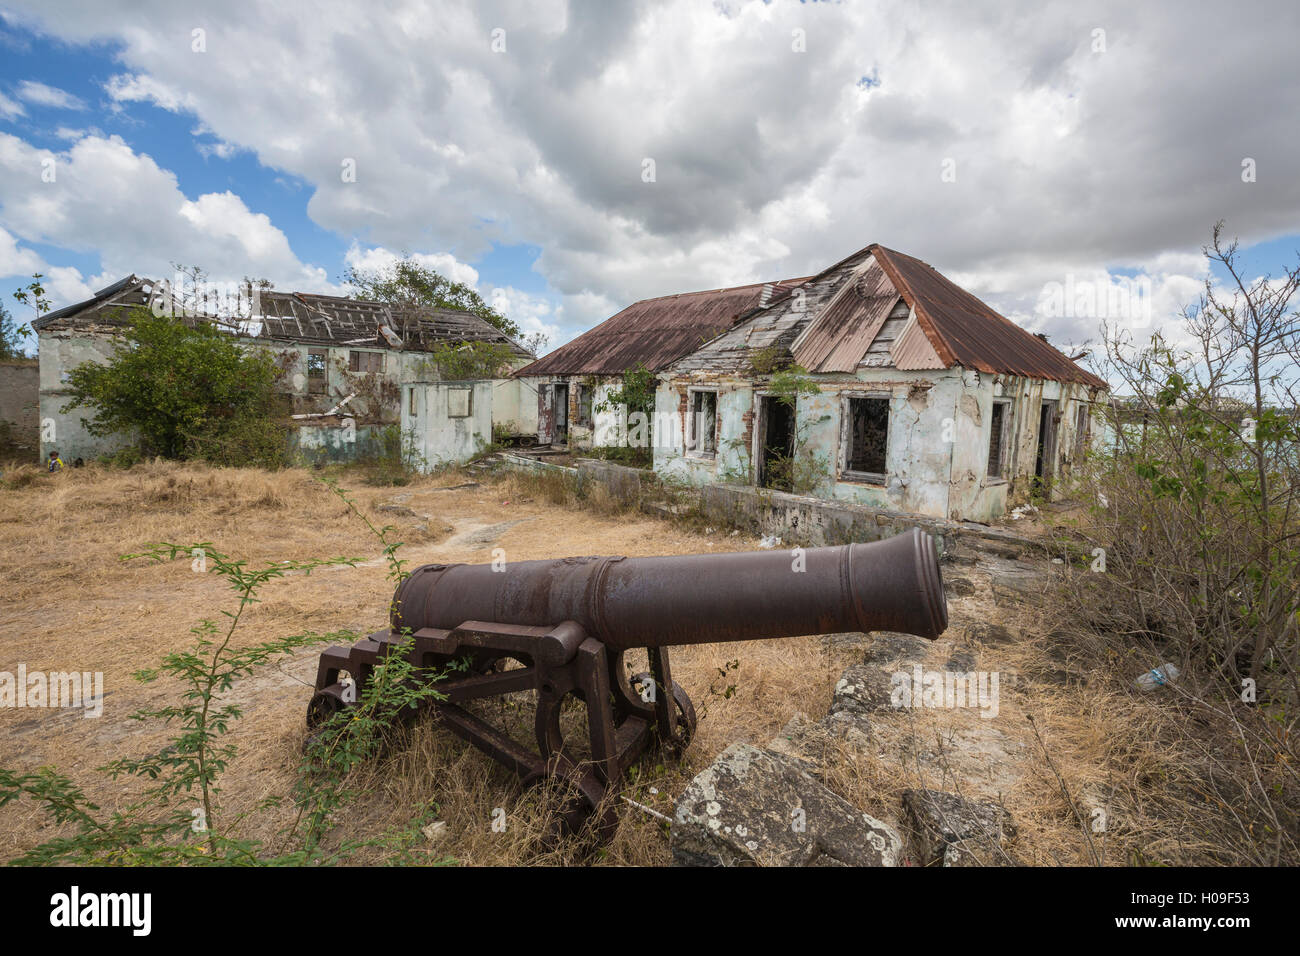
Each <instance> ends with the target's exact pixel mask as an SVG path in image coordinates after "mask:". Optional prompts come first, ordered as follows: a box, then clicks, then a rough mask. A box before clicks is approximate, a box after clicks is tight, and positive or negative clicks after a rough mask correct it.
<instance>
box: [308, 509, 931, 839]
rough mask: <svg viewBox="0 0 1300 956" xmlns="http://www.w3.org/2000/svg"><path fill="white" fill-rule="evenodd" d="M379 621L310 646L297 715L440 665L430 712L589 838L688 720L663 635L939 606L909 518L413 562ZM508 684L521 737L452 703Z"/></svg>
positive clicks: (873, 620)
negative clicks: (763, 540) (788, 537)
mask: <svg viewBox="0 0 1300 956" xmlns="http://www.w3.org/2000/svg"><path fill="white" fill-rule="evenodd" d="M389 624H390V626H389V627H388V628H387V629H385V630H382V631H378V632H377V633H375V634H372V635H371V636H370V637H369V638H368V639H366V640H363V641H360V642H358V643H357V644H355V645H354V646H352V647H350V648H346V647H331V648H329V649H328V650H326V651H325V652H324V653H323V654H322V655H321V659H320V665H319V668H318V671H317V676H316V693H315V695H314V696H313V698H312V701H311V705H310V707H309V709H308V724H309V726H312V727H318V726H319V725H320V724H321V723H322V722H323V721H324V720H326V719H328V718H329V717H330V716H331V715H333V714H334V713H336V712H338V711H340V710H342V709H345V708H347V707H349V706H355V704H356V701H357V700H358V699H360V697H361V695H362V693H363V689H364V687H365V685H366V681H367V680H368V679H369V677H370V675H371V673H372V672H373V670H374V668H375V667H377V666H379V665H380V664H382V663H383V661H384V658H385V657H386V656H387V655H388V654H390V653H394V652H400V653H402V654H403V655H404V656H405V657H406V658H407V659H408V660H409V661H410V662H411V663H412V664H413V665H415V666H416V667H418V668H420V669H421V672H425V669H427V672H428V673H431V674H432V673H438V672H440V671H441V672H445V674H444V676H442V677H441V679H440V680H438V683H437V685H436V686H437V689H438V690H439V691H440V692H441V694H443V695H445V699H441V700H438V701H436V702H435V703H433V704H432V705H431V706H432V707H433V708H434V709H435V710H436V711H437V713H438V717H439V719H440V720H441V722H442V724H443V725H444V726H446V727H447V728H448V729H450V730H452V731H453V732H455V733H456V734H458V735H459V736H460V737H462V738H464V739H465V740H466V741H468V742H469V743H471V744H473V745H474V746H476V747H478V748H479V749H481V750H483V751H484V752H486V753H487V754H489V755H490V756H492V757H493V758H494V759H496V760H498V761H500V762H501V763H502V764H504V765H505V766H506V767H508V768H509V769H511V770H513V771H514V772H515V773H517V774H518V775H519V776H520V777H521V778H522V779H523V781H524V783H525V785H529V784H534V783H538V782H541V781H544V780H547V779H557V778H558V779H560V780H564V781H567V783H568V784H569V785H570V786H571V787H572V793H571V796H570V798H569V799H568V800H567V801H566V802H565V803H564V805H563V809H562V810H561V812H560V814H559V816H558V818H557V830H558V831H559V832H566V833H572V832H576V831H577V830H578V829H580V828H581V827H582V826H584V825H585V824H588V823H591V824H592V825H593V826H594V827H595V829H596V834H597V837H598V838H603V837H606V836H609V835H611V834H612V830H613V827H614V826H615V825H616V824H617V820H618V818H617V812H616V811H617V806H616V801H614V800H612V799H609V797H610V796H611V794H612V793H616V792H617V790H618V788H619V785H620V782H621V779H622V776H623V772H624V771H625V770H626V769H627V768H628V767H629V766H630V765H631V764H632V763H633V762H634V761H635V760H636V759H637V758H638V757H639V756H640V755H641V754H642V753H643V752H644V751H645V750H646V748H647V747H649V746H650V745H652V744H658V745H660V746H662V747H665V748H667V749H668V750H669V751H671V752H675V753H680V752H681V751H682V750H683V749H684V748H685V747H686V746H687V744H688V743H689V742H690V739H691V736H692V734H693V733H694V731H695V722H696V718H695V709H694V707H693V705H692V704H691V700H690V698H689V697H687V695H686V693H685V691H683V690H682V688H681V686H680V685H678V684H677V683H675V682H674V681H673V679H672V672H671V670H670V668H669V662H668V648H669V647H670V646H673V645H684V644H707V643H722V642H728V641H752V640H762V639H766V638H783V637H795V636H799V635H806V634H829V633H836V632H841V631H875V630H890V631H901V632H903V633H908V634H915V635H918V636H920V637H925V638H929V639H934V638H936V637H938V636H939V635H940V634H941V633H943V631H944V629H945V628H946V627H947V624H948V611H947V604H946V602H945V599H944V592H943V582H942V579H941V576H940V572H939V562H938V555H937V552H936V549H935V545H934V540H933V539H932V538H931V537H930V536H929V535H926V534H922V533H921V532H920V531H918V530H916V529H913V530H912V531H911V532H909V533H905V534H900V535H897V536H895V537H893V538H890V539H888V540H885V541H878V542H874V543H871V544H849V545H842V546H839V547H828V548H809V549H806V550H804V549H797V550H795V551H793V552H792V551H784V550H777V551H756V552H744V553H730V554H699V555H684V556H676V557H651V558H626V557H581V558H564V559H560V560H550V561H522V562H516V563H509V564H507V563H504V562H502V563H497V564H495V565H468V564H450V565H447V564H429V565H425V566H423V567H420V568H417V569H415V570H414V571H413V572H412V573H411V574H410V576H409V577H407V578H406V579H405V580H404V581H403V582H402V583H401V584H400V586H399V587H398V588H397V591H396V593H395V594H394V597H393V605H392V609H391V614H390V622H389ZM639 648H644V649H645V650H646V656H647V658H648V667H649V670H648V671H647V672H645V673H638V674H633V675H629V674H628V673H627V670H628V666H629V665H627V664H625V661H624V657H625V654H626V653H627V652H628V651H630V650H634V649H639ZM453 663H455V664H456V665H457V667H456V669H454V670H449V667H450V666H451V665H452V664H453ZM524 691H533V692H535V693H536V698H537V703H536V707H537V709H536V716H535V721H534V732H535V736H536V748H535V749H534V748H533V747H531V746H527V745H525V744H523V743H521V742H519V741H518V740H516V739H514V738H513V737H511V736H510V735H508V734H507V733H506V732H504V731H503V730H501V729H499V728H498V727H495V726H493V725H492V724H490V723H488V722H487V721H486V720H485V719H484V718H483V717H481V716H479V715H478V714H475V713H473V712H471V710H470V709H469V707H468V706H467V705H469V704H470V703H471V702H473V701H477V700H482V699H483V698H487V697H495V696H500V695H507V694H515V693H519V692H524ZM566 698H576V699H578V700H580V701H581V702H582V703H584V704H585V705H586V711H587V726H586V734H585V736H586V737H588V738H589V743H590V748H589V751H588V752H587V754H585V755H578V754H576V753H575V751H574V749H573V748H572V747H570V746H569V745H566V743H565V739H564V734H563V733H562V731H561V725H560V716H561V707H562V705H563V704H564V702H565V701H566ZM593 817H594V818H593Z"/></svg>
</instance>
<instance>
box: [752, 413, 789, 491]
mask: <svg viewBox="0 0 1300 956" xmlns="http://www.w3.org/2000/svg"><path fill="white" fill-rule="evenodd" d="M759 427H760V428H761V430H762V431H761V433H760V436H759V450H758V483H759V484H760V485H761V486H763V487H764V488H775V489H776V490H777V491H789V490H790V489H791V487H793V481H792V478H793V467H794V405H792V404H791V403H789V402H785V401H782V400H781V399H779V398H775V397H773V396H771V395H764V396H763V397H762V400H761V404H760V405H759Z"/></svg>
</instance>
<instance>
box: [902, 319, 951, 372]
mask: <svg viewBox="0 0 1300 956" xmlns="http://www.w3.org/2000/svg"><path fill="white" fill-rule="evenodd" d="M889 355H890V358H892V359H893V361H894V368H896V369H899V370H900V371H904V372H914V371H919V370H921V369H935V368H944V364H943V359H941V358H939V353H938V352H936V351H935V350H934V346H933V345H931V344H930V339H929V338H928V337H927V336H926V334H925V329H923V328H922V327H921V323H919V322H917V321H915V320H913V321H911V322H909V323H908V325H907V328H905V329H904V330H903V332H902V334H901V335H899V337H898V339H897V341H895V342H894V344H893V346H891V347H890V349H889Z"/></svg>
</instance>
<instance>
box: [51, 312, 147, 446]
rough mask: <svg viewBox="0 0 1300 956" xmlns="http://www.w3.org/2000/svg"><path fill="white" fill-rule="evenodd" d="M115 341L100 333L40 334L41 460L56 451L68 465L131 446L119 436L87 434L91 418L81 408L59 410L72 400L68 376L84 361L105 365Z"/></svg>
mask: <svg viewBox="0 0 1300 956" xmlns="http://www.w3.org/2000/svg"><path fill="white" fill-rule="evenodd" d="M114 341H115V340H114V338H112V337H110V336H107V335H102V334H100V335H95V334H81V333H76V332H45V333H41V335H40V338H39V339H38V342H39V347H38V353H39V357H40V406H41V408H40V415H41V454H40V458H41V460H42V461H44V460H45V459H46V458H47V457H48V456H49V453H50V451H51V450H57V451H58V453H59V456H60V457H61V458H62V459H63V460H64V461H65V462H67V463H69V464H71V463H72V462H73V461H75V460H76V459H77V458H86V459H90V458H96V457H98V456H100V455H105V454H111V453H112V452H115V451H117V450H118V449H119V448H122V447H124V446H125V445H128V444H130V441H128V440H127V439H126V438H123V437H121V436H111V437H107V438H98V437H96V436H94V435H92V434H90V432H88V431H87V430H86V420H87V419H88V418H91V417H93V416H91V415H89V414H88V413H87V411H86V409H84V408H78V409H74V410H73V411H70V412H67V413H64V412H63V410H62V409H63V406H64V405H66V404H67V403H68V402H70V401H71V400H72V396H71V395H70V394H69V393H68V390H67V387H66V383H67V373H68V372H69V371H71V370H72V369H74V368H76V367H77V366H78V365H82V364H84V363H86V362H96V363H100V364H103V363H106V362H108V361H109V359H111V358H112V356H113V352H114V349H113V345H114Z"/></svg>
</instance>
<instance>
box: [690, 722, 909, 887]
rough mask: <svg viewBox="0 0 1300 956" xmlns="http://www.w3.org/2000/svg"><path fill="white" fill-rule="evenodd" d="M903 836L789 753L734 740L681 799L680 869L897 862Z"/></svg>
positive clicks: (895, 864) (884, 863) (882, 864)
mask: <svg viewBox="0 0 1300 956" xmlns="http://www.w3.org/2000/svg"><path fill="white" fill-rule="evenodd" d="M902 846H903V842H902V838H901V837H900V836H899V835H898V833H897V832H896V831H895V830H894V829H893V828H892V827H890V826H889V825H888V824H885V823H882V822H881V821H879V820H877V819H875V818H874V817H871V816H868V815H867V814H865V813H863V812H861V811H860V810H858V809H857V808H856V807H854V806H853V805H852V804H850V803H849V802H848V801H846V800H844V799H843V798H841V797H839V796H837V795H835V794H834V793H832V792H831V791H829V790H827V789H826V788H825V787H824V786H822V785H821V784H820V783H818V782H817V781H816V780H814V779H813V778H812V776H810V775H809V774H808V772H807V771H806V770H804V769H803V767H802V766H800V763H799V761H797V760H795V759H794V758H792V757H789V756H786V755H784V754H779V753H774V752H773V751H770V750H763V749H761V748H759V747H754V746H752V745H750V744H732V745H731V746H730V747H728V748H727V749H726V750H725V751H723V752H722V753H721V754H719V755H718V759H717V760H715V761H714V762H713V764H712V765H711V766H709V767H708V768H706V769H705V770H703V771H701V772H700V773H699V774H697V775H696V777H695V779H694V780H692V781H691V782H690V784H689V785H688V786H687V788H686V790H685V791H684V792H683V793H682V795H681V797H679V798H678V800H677V811H676V814H675V816H674V819H673V827H672V852H673V861H674V863H676V864H677V865H679V866H897V865H898V861H899V859H900V856H901V853H902Z"/></svg>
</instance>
